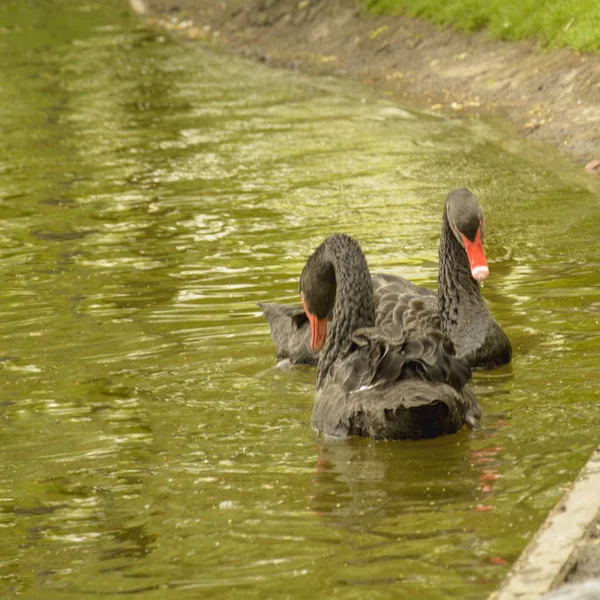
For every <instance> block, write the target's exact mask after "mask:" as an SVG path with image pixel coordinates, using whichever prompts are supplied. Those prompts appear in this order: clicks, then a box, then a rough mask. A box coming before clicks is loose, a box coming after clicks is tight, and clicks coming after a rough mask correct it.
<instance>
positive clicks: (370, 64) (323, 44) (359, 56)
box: [129, 0, 600, 174]
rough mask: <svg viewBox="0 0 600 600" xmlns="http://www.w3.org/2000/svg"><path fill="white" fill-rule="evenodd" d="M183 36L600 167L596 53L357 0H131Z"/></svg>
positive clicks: (598, 57)
mask: <svg viewBox="0 0 600 600" xmlns="http://www.w3.org/2000/svg"><path fill="white" fill-rule="evenodd" d="M129 2H130V4H131V5H132V6H133V8H134V10H136V12H138V13H139V14H142V15H144V16H145V17H146V18H147V19H148V20H149V21H150V22H151V23H155V24H157V25H160V26H162V27H165V28H167V29H169V30H170V31H172V32H174V33H176V34H178V35H179V36H180V37H181V38H182V39H198V38H206V39H211V40H213V41H215V42H216V43H218V44H220V45H221V46H222V47H224V48H226V49H228V50H229V51H232V52H235V53H239V54H243V55H246V56H249V57H251V58H253V59H255V60H259V61H262V62H267V63H269V64H272V65H274V66H282V67H288V68H294V69H300V70H302V71H306V72H310V73H316V74H335V75H346V76H351V77H355V78H357V79H359V80H361V81H364V82H367V83H369V84H372V85H375V86H376V87H377V88H378V89H380V90H382V91H383V92H384V93H386V94H389V95H392V96H393V97H396V98H398V99H399V100H401V101H402V102H403V103H404V104H406V105H408V106H411V107H414V108H418V109H421V110H426V111H430V112H433V113H437V114H441V115H444V116H448V117H460V116H461V115H464V114H474V115H488V116H490V115H498V116H502V117H504V118H507V119H508V120H509V121H511V122H512V123H513V124H514V125H515V127H516V128H517V130H518V131H519V132H520V133H521V134H522V135H523V136H525V137H528V138H531V139H533V140H538V141H543V142H551V143H553V144H554V145H555V146H557V147H558V148H559V149H560V150H561V151H563V152H565V153H567V154H569V155H571V156H573V157H574V158H576V159H577V160H579V161H581V162H582V163H584V164H588V167H587V168H588V171H590V172H592V173H596V174H600V165H596V164H595V162H592V161H595V160H596V159H598V160H600V55H594V54H584V53H575V52H572V51H569V50H554V51H551V52H545V53H542V52H540V51H539V50H538V49H537V47H536V44H535V43H534V42H517V43H512V42H502V41H495V40H489V39H487V38H486V36H485V34H483V33H480V34H475V35H466V34H461V33H458V32H456V31H454V30H452V29H450V28H446V29H439V28H437V27H435V26H433V25H431V24H429V23H427V22H424V21H421V20H417V19H411V18H408V17H404V16H399V17H391V16H385V17H374V16H365V15H361V14H360V12H359V10H358V8H357V6H356V3H355V1H354V0H304V1H302V2H299V1H298V0H219V1H218V2H217V1H215V0H129Z"/></svg>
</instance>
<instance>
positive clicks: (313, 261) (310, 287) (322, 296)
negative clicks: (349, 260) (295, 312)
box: [300, 252, 336, 319]
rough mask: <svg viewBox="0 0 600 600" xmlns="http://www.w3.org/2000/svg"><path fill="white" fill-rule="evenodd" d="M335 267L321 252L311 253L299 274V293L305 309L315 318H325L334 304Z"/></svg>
mask: <svg viewBox="0 0 600 600" xmlns="http://www.w3.org/2000/svg"><path fill="white" fill-rule="evenodd" d="M335 292H336V280H335V269H334V268H333V265H332V264H331V262H329V261H325V260H323V257H322V255H321V253H319V252H316V253H315V254H313V255H312V256H311V257H310V258H309V259H308V260H307V261H306V265H304V269H303V270H302V275H300V294H301V295H302V298H303V300H304V302H305V305H306V309H307V310H308V311H309V313H311V314H312V315H314V316H315V317H316V318H317V319H325V318H326V317H327V315H329V314H330V313H331V311H332V310H333V306H334V304H335Z"/></svg>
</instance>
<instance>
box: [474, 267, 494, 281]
mask: <svg viewBox="0 0 600 600" xmlns="http://www.w3.org/2000/svg"><path fill="white" fill-rule="evenodd" d="M489 274H490V270H489V269H488V268H487V267H486V266H483V265H481V266H478V267H473V268H472V269H471V275H473V279H475V280H476V281H483V280H484V279H485V278H486V277H487V276H488V275H489Z"/></svg>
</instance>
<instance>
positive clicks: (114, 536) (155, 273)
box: [0, 0, 600, 600]
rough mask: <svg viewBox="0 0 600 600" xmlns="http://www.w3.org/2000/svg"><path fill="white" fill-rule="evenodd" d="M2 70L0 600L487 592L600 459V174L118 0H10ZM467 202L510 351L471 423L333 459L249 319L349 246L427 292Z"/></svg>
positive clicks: (306, 395)
mask: <svg viewBox="0 0 600 600" xmlns="http://www.w3.org/2000/svg"><path fill="white" fill-rule="evenodd" d="M0 57H1V60H0V127H1V132H2V135H1V136H0V211H1V212H0V215H1V217H2V218H1V220H0V267H1V274H2V294H0V314H1V319H0V361H1V362H0V364H1V366H2V371H3V379H2V393H1V395H0V415H1V419H2V421H1V423H2V428H1V434H0V435H1V439H0V447H1V448H2V452H1V458H0V529H1V532H0V595H1V596H2V597H3V598H6V597H11V596H12V595H15V596H19V597H22V598H30V599H37V598H41V597H43V598H44V599H47V600H54V599H62V598H77V599H87V598H95V597H98V596H100V597H108V598H112V597H114V598H116V597H122V595H124V594H125V595H128V596H131V597H136V598H144V599H149V600H150V599H154V598H156V599H159V598H160V599H162V598H168V599H179V598H211V597H214V598H223V597H227V598H284V597H290V598H300V597H306V598H309V597H310V598H317V597H321V598H327V597H336V598H360V599H365V598H387V597H392V596H393V597H394V598H407V599H412V598H416V597H419V598H422V599H423V600H434V599H445V598H456V599H459V598H460V599H464V598H484V597H485V596H486V594H487V593H488V592H489V591H491V590H492V589H493V588H494V586H495V585H496V584H497V583H498V582H499V581H500V579H501V578H502V577H503V575H504V574H505V572H506V570H507V568H508V565H509V564H510V563H511V562H512V561H513V560H514V559H515V557H516V556H517V555H518V554H519V552H520V551H521V550H522V548H523V547H524V545H525V544H526V542H527V541H528V540H529V538H530V536H531V535H532V533H533V532H534V531H535V529H536V528H537V527H538V525H539V524H540V522H541V521H542V520H543V518H544V517H545V514H546V512H547V510H548V509H549V508H550V507H551V506H552V505H553V503H554V502H555V500H556V499H557V498H558V497H559V495H560V494H561V492H562V491H563V490H564V488H565V486H566V485H567V483H568V482H569V481H570V480H572V479H573V477H574V476H575V474H576V473H577V471H578V470H579V468H580V467H581V466H582V465H583V464H584V462H585V460H586V459H587V456H588V454H589V453H590V451H591V449H592V448H593V447H594V446H595V444H596V443H597V442H598V422H599V419H600V386H599V384H598V379H597V377H598V375H597V373H598V364H599V356H600V333H599V331H600V328H599V320H600V289H599V287H598V282H599V281H600V278H599V276H598V269H599V265H600V249H599V243H598V235H599V234H598V231H599V230H600V229H599V225H600V223H599V222H600V188H599V187H598V186H597V184H596V182H594V181H591V179H590V178H584V177H583V176H581V175H579V172H578V171H579V170H578V169H577V168H575V167H573V168H571V167H570V166H567V167H564V165H563V166H559V165H560V162H559V161H558V160H556V157H555V156H554V154H551V155H549V156H543V155H542V154H541V153H540V152H538V151H537V150H536V154H535V155H532V154H531V153H530V154H526V153H525V152H531V149H529V147H528V146H527V145H526V144H525V143H522V142H520V141H515V140H513V139H511V138H508V137H505V136H504V134H503V133H502V132H499V131H496V130H493V129H491V128H490V127H488V126H484V125H481V124H469V123H467V124H465V123H461V122H459V121H446V122H444V121H439V120H437V119H434V118H430V117H426V116H422V115H418V114H415V113H412V112H406V111H404V110H402V109H400V108H398V107H397V106H395V105H394V104H393V103H390V102H387V101H383V100H381V99H379V98H377V97H376V96H375V95H373V94H372V93H370V92H369V91H368V90H366V89H363V88H361V87H360V86H358V85H356V84H353V83H349V82H343V81H333V80H327V79H312V78H308V77H304V76H300V75H297V74H293V73H289V72H283V71H275V70H269V69H266V68H263V67H261V66H258V65H255V64H251V63H247V62H245V61H242V60H239V59H237V58H232V57H227V56H222V55H220V54H218V53H215V52H213V51H211V50H209V49H206V48H204V47H202V46H201V45H199V46H197V47H192V48H184V47H182V46H180V45H178V44H175V43H173V42H170V41H168V40H165V39H164V38H163V37H161V35H160V34H159V33H156V32H149V31H144V30H140V29H137V20H136V19H135V18H133V17H132V16H131V15H130V14H129V13H128V12H127V10H126V5H125V4H124V3H122V2H118V1H117V0H103V1H102V2H100V1H98V2H94V1H92V0H87V1H80V0H53V1H48V2H44V3H42V2H33V1H25V0H8V1H5V2H3V3H2V4H0ZM563 162H564V159H563ZM459 186H467V187H469V188H471V189H472V190H473V191H475V193H476V194H477V195H478V196H479V197H480V199H481V201H482V203H483V205H484V207H485V209H486V211H487V219H488V225H487V230H488V233H487V251H488V259H489V263H490V267H491V270H492V276H491V277H490V279H489V280H488V281H489V283H487V282H486V289H485V295H486V297H487V299H488V301H489V304H490V305H491V307H492V309H493V311H494V313H495V315H496V316H497V318H498V320H499V321H500V322H501V323H502V325H503V326H504V327H505V328H506V330H507V332H508V334H509V336H510V337H511V339H512V342H513V347H514V350H515V360H514V364H513V366H512V368H509V369H505V370H501V371H497V372H492V373H487V374H477V375H476V377H475V381H474V385H475V389H476V392H477V394H478V396H479V399H480V402H481V404H482V407H483V410H484V414H485V417H484V427H483V429H482V430H481V431H478V432H475V433H471V432H468V431H463V432H461V433H460V434H459V435H456V436H452V437H446V438H442V439H437V440H432V441H427V442H417V443H413V442H410V443H382V442H373V441H369V440H358V439H353V440H350V441H346V442H338V443H331V442H330V443H327V442H324V441H321V440H319V439H318V438H317V437H316V435H315V434H314V433H313V431H312V430H311V429H310V427H309V419H310V411H311V406H312V399H313V391H314V371H313V370H310V369H301V368H299V369H295V370H282V369H273V368H271V367H272V365H273V364H274V362H275V360H274V355H273V350H272V346H271V343H270V338H269V335H268V327H267V325H266V323H264V322H263V321H262V319H261V318H260V317H259V316H258V315H259V312H258V310H257V308H256V306H255V303H256V302H257V301H259V300H265V299H271V300H290V301H292V300H294V301H295V300H296V289H297V283H296V282H297V277H298V274H299V272H300V269H301V267H302V265H303V261H304V258H305V257H306V256H307V255H308V253H309V252H310V251H311V249H313V248H314V247H315V245H316V244H317V243H319V242H320V241H321V240H322V239H323V238H324V237H325V236H326V235H327V234H328V233H331V232H334V231H345V232H348V233H351V234H353V235H355V236H356V237H357V238H358V239H360V240H361V242H362V244H363V247H364V249H365V251H366V253H367V255H368V258H369V260H370V264H371V267H372V268H373V269H378V270H387V271H388V272H394V273H399V274H403V275H406V276H408V277H410V278H412V279H413V280H414V281H416V282H419V283H430V284H432V285H435V281H436V272H437V271H436V269H437V249H436V248H437V238H438V232H439V224H440V219H441V207H442V203H443V200H444V196H445V194H446V192H447V191H448V190H449V189H451V188H454V187H459ZM594 186H595V187H594Z"/></svg>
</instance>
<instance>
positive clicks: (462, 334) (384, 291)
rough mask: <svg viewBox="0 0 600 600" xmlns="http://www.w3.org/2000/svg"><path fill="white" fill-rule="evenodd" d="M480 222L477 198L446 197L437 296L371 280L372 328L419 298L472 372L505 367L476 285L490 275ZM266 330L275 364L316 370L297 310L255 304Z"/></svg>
mask: <svg viewBox="0 0 600 600" xmlns="http://www.w3.org/2000/svg"><path fill="white" fill-rule="evenodd" d="M484 229H485V219H484V215H483V209H482V208H481V206H480V204H479V202H478V201H477V198H475V196H474V195H473V194H472V193H471V192H469V191H468V190H465V189H460V190H454V191H452V192H450V193H449V194H448V197H447V198H446V203H445V205H444V213H443V217H442V232H441V235H440V246H439V272H438V293H437V294H436V293H435V292H434V291H433V290H430V289H428V288H424V287H420V286H416V285H414V284H412V283H411V282H410V281H408V280H406V279H404V278H403V277H397V276H394V275H385V274H375V275H373V276H372V283H373V290H374V294H375V296H374V298H375V305H376V308H377V324H378V325H381V324H384V323H388V322H389V321H390V320H391V321H393V319H394V318H395V317H394V315H395V314H396V313H395V310H394V308H395V306H396V305H397V304H398V303H403V302H406V296H407V295H408V296H412V297H419V298H421V300H422V301H423V303H424V306H425V308H426V309H427V310H428V311H430V312H431V313H432V317H435V316H437V318H438V319H439V324H438V325H439V327H440V328H441V329H442V331H443V332H444V333H446V334H447V335H448V337H449V338H450V339H451V340H452V342H453V344H454V347H455V349H456V353H457V356H460V357H465V358H466V359H467V362H468V363H469V366H470V367H471V368H473V369H491V368H495V367H499V366H501V365H504V364H507V363H509V362H510V360H511V357H512V349H511V345H510V342H509V340H508V338H507V337H506V334H505V333H504V332H503V331H502V329H501V328H500V326H499V325H498V323H496V321H495V320H494V318H493V317H492V315H491V314H490V311H489V309H488V307H487V305H486V303H485V300H484V299H483V296H482V295H481V291H480V289H479V284H478V282H479V281H483V280H484V279H485V278H486V277H487V276H488V274H489V270H488V267H487V263H486V260H485V253H484V251H483V237H484ZM259 306H260V307H261V308H262V309H263V315H264V317H265V319H266V320H267V321H268V323H269V326H270V328H271V337H272V338H273V342H274V343H275V350H276V353H277V358H279V359H289V361H290V362H291V363H292V364H309V365H315V364H317V361H318V355H317V354H315V353H314V352H313V351H311V348H310V326H309V323H308V319H307V316H306V314H305V312H304V309H303V308H302V307H301V306H288V305H283V304H273V303H259Z"/></svg>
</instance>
